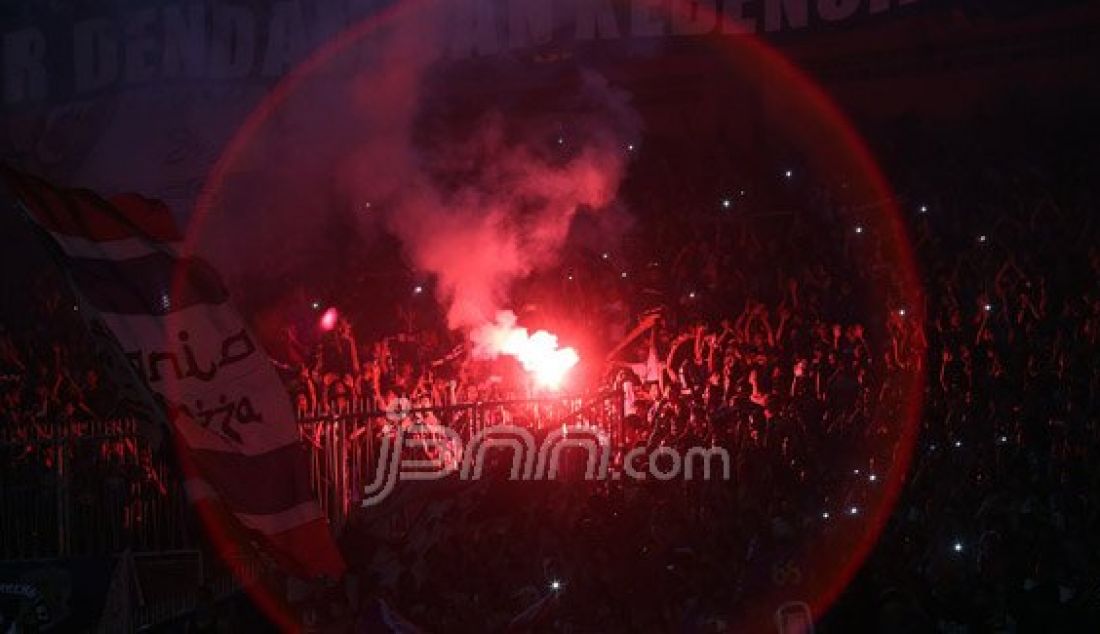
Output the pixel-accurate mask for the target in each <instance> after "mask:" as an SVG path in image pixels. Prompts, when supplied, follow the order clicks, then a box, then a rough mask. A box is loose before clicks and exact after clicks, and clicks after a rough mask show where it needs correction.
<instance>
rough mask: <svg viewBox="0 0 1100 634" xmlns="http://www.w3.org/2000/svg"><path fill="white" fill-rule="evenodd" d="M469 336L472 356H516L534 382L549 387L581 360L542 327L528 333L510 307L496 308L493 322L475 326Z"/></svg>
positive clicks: (553, 385) (556, 387) (557, 385)
mask: <svg viewBox="0 0 1100 634" xmlns="http://www.w3.org/2000/svg"><path fill="white" fill-rule="evenodd" d="M470 339H471V340H472V341H473V343H474V356H478V357H482V358H490V359H491V358H496V357H498V356H500V355H502V354H506V355H509V356H512V357H515V358H516V360H517V361H519V362H520V365H522V366H523V369H524V370H526V371H527V372H529V373H530V374H531V376H532V377H533V378H534V380H535V384H536V385H537V386H539V387H542V388H547V389H551V390H556V389H558V388H559V387H561V383H562V381H563V380H564V379H565V375H566V374H568V373H569V370H570V369H572V368H573V366H575V365H577V362H578V361H580V356H578V355H577V351H576V350H574V349H573V348H561V347H558V338H557V336H555V335H553V334H551V333H549V332H547V331H545V330H538V331H536V332H535V333H534V334H529V333H528V332H527V329H526V328H522V327H519V326H516V315H515V313H513V312H512V311H510V310H502V311H499V312H498V313H497V319H496V323H491V324H485V325H484V326H481V327H480V328H476V329H474V331H473V332H472V333H470Z"/></svg>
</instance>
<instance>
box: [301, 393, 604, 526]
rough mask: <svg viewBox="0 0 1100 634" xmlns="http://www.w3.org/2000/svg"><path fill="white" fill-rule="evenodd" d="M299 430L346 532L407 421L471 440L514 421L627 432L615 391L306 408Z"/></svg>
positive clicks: (315, 478) (332, 514) (327, 507)
mask: <svg viewBox="0 0 1100 634" xmlns="http://www.w3.org/2000/svg"><path fill="white" fill-rule="evenodd" d="M302 414H303V415H302V416H301V418H300V419H299V430H300V432H301V434H302V438H303V439H304V440H305V441H306V442H308V443H309V445H310V446H311V448H312V452H311V453H312V461H311V474H310V477H311V482H312V484H313V488H314V491H316V493H317V498H318V500H319V501H320V504H321V508H322V510H323V511H324V512H325V514H326V515H327V516H328V517H329V520H330V521H331V522H332V525H333V526H334V528H335V529H336V530H337V532H340V531H341V530H342V529H343V527H344V526H345V524H346V522H347V520H348V517H349V514H350V513H351V512H353V510H354V509H355V508H356V507H357V506H358V504H359V502H360V500H361V499H362V495H363V492H364V490H365V489H366V486H367V484H369V483H370V482H371V480H372V479H373V478H374V476H375V469H376V468H377V465H378V460H379V455H378V452H379V447H380V444H381V442H380V440H381V437H382V435H384V434H389V433H393V431H394V427H395V425H398V424H400V423H401V422H402V421H404V420H432V421H433V422H437V423H441V424H443V425H446V426H448V427H450V428H451V429H453V430H455V431H456V432H457V433H458V434H459V436H460V437H461V438H462V439H463V440H465V441H468V440H470V438H472V437H473V436H475V435H476V434H478V433H479V432H481V431H482V430H483V429H485V428H486V427H488V426H491V425H499V424H514V425H519V426H523V427H525V428H527V429H528V430H530V431H532V432H534V433H537V432H539V431H543V430H545V431H549V430H551V429H553V428H555V427H560V426H561V425H565V424H572V423H577V422H585V423H589V424H592V425H594V426H596V427H598V428H600V429H601V430H603V431H604V432H606V433H607V434H608V435H609V438H610V439H611V443H612V446H618V445H619V444H620V440H621V438H622V436H623V429H622V403H621V399H615V398H614V397H613V396H612V395H610V394H599V395H596V396H591V397H581V396H558V397H542V398H526V399H502V400H493V401H477V402H471V403H454V404H449V405H425V406H423V407H408V408H397V407H391V408H389V409H385V410H378V409H366V408H363V407H356V405H355V403H354V402H351V403H349V406H348V407H347V408H344V409H343V410H342V411H341V410H339V409H338V410H336V411H330V412H324V413H321V414H316V413H304V412H303V413H302Z"/></svg>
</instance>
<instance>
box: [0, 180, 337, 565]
mask: <svg viewBox="0 0 1100 634" xmlns="http://www.w3.org/2000/svg"><path fill="white" fill-rule="evenodd" d="M4 175H5V177H6V178H5V181H6V184H7V186H8V190H9V192H10V193H11V194H12V195H13V196H14V197H15V199H16V200H17V201H18V206H19V207H21V208H22V210H23V211H24V212H25V213H26V214H27V216H28V217H29V218H30V219H31V220H32V221H33V223H34V224H36V225H37V226H38V227H40V228H41V229H42V230H44V233H45V234H48V236H49V237H50V238H51V239H52V240H53V242H54V243H55V244H56V245H57V247H59V250H60V260H61V265H62V266H63V267H64V269H65V271H66V273H67V275H68V277H69V279H70V280H71V281H72V284H73V286H74V289H75V291H76V292H77V295H78V297H79V298H80V302H81V308H82V314H83V316H84V318H85V319H86V320H88V322H89V324H91V325H92V328H91V330H92V331H93V332H97V331H98V332H101V333H103V334H104V335H105V336H107V335H113V337H114V339H115V340H117V342H118V345H120V346H121V349H122V351H123V352H124V354H125V358H126V359H127V360H128V361H129V364H125V363H123V364H121V365H122V366H123V368H121V369H119V368H116V370H121V371H125V373H127V374H129V375H131V376H132V375H133V374H134V373H136V374H137V376H138V377H139V379H140V383H138V381H131V384H137V385H142V384H143V385H144V387H145V388H147V390H146V395H145V398H144V399H139V398H135V399H133V400H144V401H145V402H146V403H151V402H152V401H154V400H155V401H156V403H157V406H156V407H155V408H154V409H156V410H159V412H158V417H161V416H163V417H164V418H166V419H167V421H168V422H169V423H170V429H171V432H172V436H173V437H174V439H175V441H176V444H177V448H178V450H179V451H178V453H179V455H180V460H181V463H182V464H183V465H184V472H185V478H186V480H185V485H186V487H187V490H188V493H189V495H190V496H191V498H192V500H193V501H194V502H196V503H197V504H199V505H200V508H201V509H202V512H203V514H204V517H211V513H212V511H211V509H214V508H219V509H224V510H228V512H229V513H230V514H231V515H232V516H233V517H234V518H235V519H236V520H237V521H238V522H239V523H240V524H241V525H243V526H244V527H245V528H247V529H250V530H252V531H256V532H257V533H259V534H261V535H262V536H263V538H264V539H262V540H260V541H261V542H263V543H265V544H266V545H267V546H268V548H269V549H270V551H271V552H272V553H273V554H274V555H275V557H276V559H277V560H279V561H280V563H281V564H283V565H284V566H285V567H286V568H287V569H288V571H290V572H292V573H294V574H296V575H299V576H305V577H316V576H321V575H327V576H329V577H333V578H335V577H339V576H340V575H341V574H342V573H343V570H344V563H343V561H342V559H341V557H340V554H339V552H338V551H337V549H336V546H335V543H334V542H333V540H332V536H331V535H330V534H329V531H328V527H327V521H326V519H325V518H324V516H323V515H322V514H321V512H320V509H319V506H318V505H317V502H316V500H315V497H314V494H313V491H312V489H311V487H310V482H309V475H308V474H309V471H308V457H307V453H306V452H305V449H304V448H303V447H302V446H301V443H300V440H299V436H298V431H297V427H296V424H295V421H294V416H293V412H292V411H291V408H290V402H289V399H288V397H287V394H286V391H285V390H284V389H283V386H282V384H281V383H280V381H279V379H278V377H277V375H276V374H275V371H274V369H273V368H272V367H271V364H270V363H269V361H268V358H267V356H266V355H265V354H264V353H263V351H262V350H261V349H260V347H259V345H258V344H257V343H256V341H255V338H254V337H253V335H252V333H251V332H250V331H249V329H248V328H247V327H246V326H245V324H244V322H243V320H242V318H241V316H240V315H239V314H238V313H237V312H236V310H235V309H234V308H233V307H232V305H231V304H230V303H229V293H228V292H227V290H226V288H225V286H224V285H223V284H222V281H221V279H220V278H219V276H218V274H217V272H215V271H214V270H213V269H212V268H211V267H210V266H209V265H207V264H206V263H205V262H203V261H202V260H200V259H198V258H193V257H183V256H180V255H178V254H177V246H178V245H179V243H180V242H181V240H182V235H181V233H180V231H179V229H178V227H177V226H176V223H175V222H174V219H173V217H172V214H171V212H170V211H169V209H168V208H167V207H166V206H165V205H164V204H163V203H160V202H158V201H154V200H149V199H146V198H143V197H141V196H137V195H133V194H127V195H123V196H120V197H117V198H114V199H112V200H111V201H110V202H108V201H107V200H104V199H103V198H101V197H99V196H98V195H96V194H95V193H93V192H90V191H88V190H82V189H62V188H58V187H53V186H51V185H48V184H47V183H45V182H43V181H41V180H39V179H37V178H34V177H31V176H28V175H24V174H20V173H17V172H14V171H11V170H5V172H4ZM127 365H128V366H129V367H125V366H127ZM116 374H117V372H116ZM122 379H123V380H122V381H119V382H125V377H122ZM150 393H151V395H152V398H151V399H150V398H149V394H150Z"/></svg>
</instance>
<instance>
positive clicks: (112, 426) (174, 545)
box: [0, 419, 195, 559]
mask: <svg viewBox="0 0 1100 634" xmlns="http://www.w3.org/2000/svg"><path fill="white" fill-rule="evenodd" d="M139 424H140V423H139V422H138V421H137V420H134V419H121V420H109V421H68V422H65V423H45V422H32V423H21V424H13V423H5V424H4V425H0V451H2V453H3V456H4V460H3V464H0V559H24V558H39V557H65V556H70V555H82V554H92V553H114V552H121V551H123V550H127V549H130V550H167V549H179V548H189V547H191V546H193V545H194V543H195V540H194V539H193V536H192V534H191V531H190V527H189V526H188V513H187V508H186V499H185V496H184V493H183V490H182V485H181V484H180V482H181V479H180V478H178V477H174V475H173V470H172V468H171V465H170V464H169V462H168V458H169V456H168V455H167V452H165V451H153V450H152V449H151V448H150V447H149V446H148V445H147V444H146V443H145V441H144V439H143V437H142V436H141V434H140V433H139V428H138V426H139Z"/></svg>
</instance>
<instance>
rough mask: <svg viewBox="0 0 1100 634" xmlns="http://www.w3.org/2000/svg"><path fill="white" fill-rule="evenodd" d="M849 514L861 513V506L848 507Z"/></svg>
mask: <svg viewBox="0 0 1100 634" xmlns="http://www.w3.org/2000/svg"><path fill="white" fill-rule="evenodd" d="M848 515H859V507H858V506H853V507H852V508H850V509H848Z"/></svg>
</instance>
